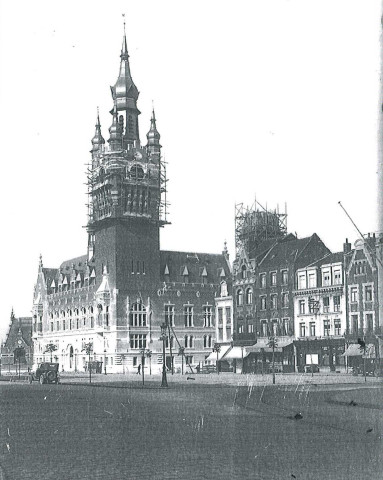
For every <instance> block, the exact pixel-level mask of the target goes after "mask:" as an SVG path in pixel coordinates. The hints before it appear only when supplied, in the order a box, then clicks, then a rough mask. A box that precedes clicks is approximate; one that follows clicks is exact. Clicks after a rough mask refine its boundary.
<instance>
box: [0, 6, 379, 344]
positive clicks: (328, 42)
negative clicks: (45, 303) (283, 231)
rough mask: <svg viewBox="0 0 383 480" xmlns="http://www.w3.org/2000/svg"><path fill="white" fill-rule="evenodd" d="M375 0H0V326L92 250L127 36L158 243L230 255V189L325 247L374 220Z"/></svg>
mask: <svg viewBox="0 0 383 480" xmlns="http://www.w3.org/2000/svg"><path fill="white" fill-rule="evenodd" d="M380 7H381V6H380V0H368V1H366V0H336V1H334V0H273V1H270V0H239V1H237V2H233V1H227V0H209V1H203V0H194V1H193V2H185V1H184V2H180V1H179V0H137V1H136V0H131V1H120V0H115V1H114V2H109V1H106V0H102V1H97V0H96V1H95V0H92V1H90V0H82V1H81V2H78V1H73V0H66V1H65V2H64V1H52V0H49V1H46V0H36V1H34V2H30V1H27V0H18V1H14V2H11V1H5V0H4V1H2V0H0V71H1V75H0V128H1V130H0V131H1V138H2V142H1V143H2V154H1V170H2V171H1V179H2V188H1V189H0V196H1V197H0V200H1V205H2V223H1V224H2V235H1V239H2V240H1V243H2V248H1V252H2V260H1V263H2V275H1V285H0V288H1V302H0V338H2V337H4V333H5V332H6V330H7V328H8V325H9V318H10V312H11V308H12V307H13V308H14V311H15V314H16V316H29V315H31V313H30V311H31V308H32V297H33V287H34V283H35V281H36V278H37V270H38V262H39V255H40V254H41V255H42V258H43V264H44V266H45V267H50V268H57V267H58V266H59V265H60V264H61V263H62V262H63V261H64V260H67V259H70V258H73V257H76V256H79V255H83V254H85V253H86V244H87V236H86V230H85V229H84V228H83V227H84V225H86V221H87V219H86V206H85V204H86V201H87V199H86V186H85V181H86V178H85V169H86V163H87V162H89V160H90V154H89V150H90V148H91V143H90V141H91V138H92V136H93V135H94V125H95V121H96V114H97V107H99V109H100V120H101V124H102V132H103V136H104V138H105V139H107V138H108V137H109V134H108V128H109V127H110V125H111V120H112V118H111V115H110V114H109V110H110V109H111V108H112V106H113V103H112V98H111V94H110V88H109V86H110V85H113V84H114V83H115V81H116V79H117V75H118V69H119V63H120V58H119V55H120V49H121V43H122V35H123V18H122V14H123V13H124V14H125V15H126V16H125V19H126V32H127V41H128V50H129V54H130V66H131V71H132V77H133V79H134V82H135V84H136V85H137V87H138V90H139V91H140V97H139V100H138V107H139V109H140V111H141V112H142V113H141V115H140V137H141V141H142V142H144V141H145V140H146V133H147V131H148V130H149V120H150V114H151V108H152V104H153V105H154V108H155V111H156V117H157V127H158V130H159V132H160V134H161V144H162V146H163V149H162V153H163V156H164V159H165V161H166V162H167V176H168V180H169V181H168V201H169V202H170V206H169V220H170V222H171V225H168V226H166V227H165V228H164V229H163V230H162V232H161V248H162V249H167V250H185V251H195V252H211V253H220V252H221V251H222V249H223V245H224V241H225V240H226V241H227V245H228V248H229V252H230V255H231V259H232V260H233V259H234V255H235V248H234V217H235V204H238V203H241V202H243V203H244V204H245V205H249V206H250V205H251V204H252V203H253V202H254V199H255V198H257V200H258V201H259V202H260V203H261V204H262V205H265V206H266V205H267V207H268V208H276V207H277V206H278V205H279V208H280V210H284V208H285V203H286V204H287V212H288V230H289V231H291V232H296V233H297V235H298V236H299V237H304V236H309V235H311V234H312V233H314V232H316V233H317V234H318V235H319V236H320V237H321V239H322V240H323V241H324V243H325V244H326V245H327V246H328V247H329V248H330V249H331V250H332V251H339V250H341V249H342V244H343V242H344V240H345V238H348V239H349V240H351V241H352V242H353V241H355V240H356V239H357V236H358V234H357V232H356V231H355V229H354V227H353V226H352V224H351V222H350V221H349V219H348V218H347V217H346V215H345V213H344V212H343V211H342V209H341V208H340V206H339V205H338V202H339V201H341V202H342V204H343V206H344V207H345V208H346V209H347V211H348V212H349V214H350V215H351V216H352V218H353V220H354V221H355V222H356V224H357V225H358V227H359V228H360V230H361V231H362V232H363V233H367V232H373V231H376V230H377V218H376V217H377V215H376V197H377V188H376V179H377V176H376V171H377V152H378V145H377V123H378V111H379V108H378V103H379V102H378V96H379V76H380V65H379V63H380V62H379V57H380V43H379V42H380V34H381V30H380V28H381V27H380Z"/></svg>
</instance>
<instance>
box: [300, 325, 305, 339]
mask: <svg viewBox="0 0 383 480" xmlns="http://www.w3.org/2000/svg"><path fill="white" fill-rule="evenodd" d="M299 336H300V337H305V336H306V325H305V324H304V323H300V324H299Z"/></svg>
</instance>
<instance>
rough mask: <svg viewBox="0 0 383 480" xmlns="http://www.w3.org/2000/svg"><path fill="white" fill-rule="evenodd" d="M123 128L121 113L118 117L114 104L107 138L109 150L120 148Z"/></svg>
mask: <svg viewBox="0 0 383 480" xmlns="http://www.w3.org/2000/svg"><path fill="white" fill-rule="evenodd" d="M123 130H124V119H123V117H122V115H120V118H118V113H117V106H116V104H114V109H113V122H112V125H111V126H110V127H109V133H110V137H109V140H108V143H109V146H110V149H111V150H121V149H122V134H123Z"/></svg>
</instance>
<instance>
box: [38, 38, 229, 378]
mask: <svg viewBox="0 0 383 480" xmlns="http://www.w3.org/2000/svg"><path fill="white" fill-rule="evenodd" d="M120 58H121V62H120V72H119V76H118V79H117V82H116V83H115V85H114V86H113V87H112V99H113V109H112V112H111V113H112V125H111V126H110V128H109V134H110V135H109V139H108V145H106V144H105V140H104V138H103V136H102V133H101V125H100V121H99V118H98V117H97V122H96V131H95V135H94V137H93V139H92V150H91V161H90V164H89V170H88V174H87V175H88V193H89V202H88V205H89V206H88V224H87V231H88V248H87V252H86V253H85V252H84V253H85V255H83V256H80V257H77V258H74V259H71V260H67V261H65V262H63V263H62V264H61V266H60V267H59V268H54V269H52V268H45V267H44V266H43V262H42V260H41V259H40V264H39V270H38V278H37V282H36V286H35V293H34V299H33V340H34V345H35V357H36V360H37V361H41V360H43V359H48V358H49V355H48V354H46V353H44V352H45V349H46V345H47V344H48V343H54V344H55V345H57V350H56V352H57V353H56V354H55V356H56V359H57V361H58V362H59V363H60V368H63V369H65V370H67V371H76V370H83V369H84V368H85V367H86V362H87V360H88V358H87V355H86V353H85V350H84V348H85V346H86V345H87V344H92V347H93V351H92V354H91V360H97V361H99V362H103V365H104V367H106V370H107V371H109V372H132V371H137V368H138V366H139V365H140V364H142V355H144V362H145V364H146V366H148V362H151V364H152V368H151V369H152V371H154V372H156V373H157V372H158V371H159V370H160V369H161V368H162V367H161V366H162V361H163V349H162V341H160V337H161V325H163V324H164V325H165V326H166V351H165V356H166V359H165V360H166V365H167V367H168V368H169V369H172V367H174V368H176V369H177V368H178V367H179V366H180V365H181V356H180V355H178V353H179V352H180V350H181V351H183V352H184V356H185V358H184V360H186V363H187V364H191V365H196V364H198V363H200V362H204V361H205V358H206V357H207V356H208V355H209V353H210V352H211V349H212V344H213V343H214V341H215V333H216V326H215V320H216V319H215V298H216V297H217V296H218V295H219V291H220V288H221V287H220V286H221V283H222V282H223V281H226V282H227V283H230V282H231V278H230V276H231V273H230V265H229V262H228V257H227V256H226V253H225V252H223V253H222V254H216V255H215V254H207V253H195V252H173V251H163V250H160V228H161V227H163V226H164V225H166V224H167V223H168V221H167V215H166V206H167V202H166V170H165V165H164V163H163V161H162V158H161V145H160V134H159V132H158V130H157V126H156V118H155V115H154V111H153V113H152V117H151V123H150V129H149V132H148V134H147V136H146V137H147V143H146V145H141V143H140V137H139V126H138V116H139V114H140V112H139V110H138V108H137V99H138V94H139V93H138V90H137V87H136V86H135V84H134V82H133V79H132V76H131V72H130V65H129V55H128V51H127V45H126V38H125V35H124V38H123V44H122V51H121V56H120ZM190 228H192V227H190ZM181 347H182V348H181ZM104 367H103V368H104Z"/></svg>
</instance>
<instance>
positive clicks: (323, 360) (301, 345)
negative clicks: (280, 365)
mask: <svg viewBox="0 0 383 480" xmlns="http://www.w3.org/2000/svg"><path fill="white" fill-rule="evenodd" d="M294 346H295V349H296V365H297V370H298V372H301V371H304V367H305V365H318V366H319V368H322V369H324V370H327V369H328V370H330V371H335V370H337V369H342V368H343V369H344V368H345V365H346V364H345V359H344V356H343V354H344V350H345V340H344V338H312V339H311V338H310V339H309V338H307V339H299V340H294Z"/></svg>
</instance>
